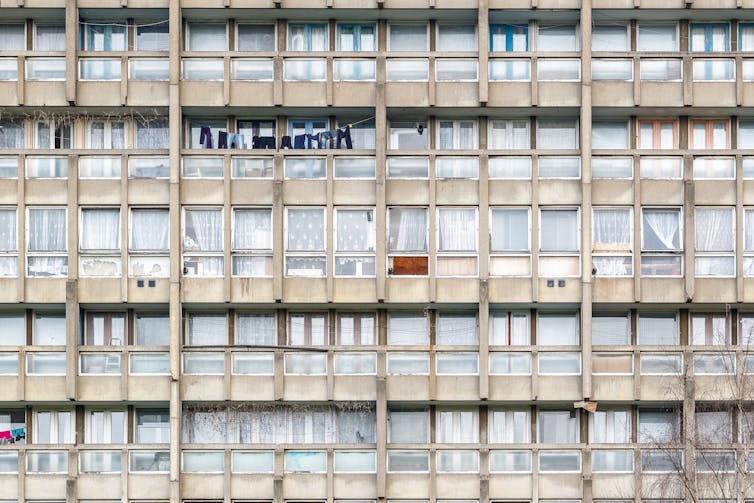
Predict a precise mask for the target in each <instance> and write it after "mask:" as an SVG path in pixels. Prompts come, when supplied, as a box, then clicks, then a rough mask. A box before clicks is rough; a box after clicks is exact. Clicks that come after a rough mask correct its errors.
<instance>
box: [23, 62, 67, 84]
mask: <svg viewBox="0 0 754 503" xmlns="http://www.w3.org/2000/svg"><path fill="white" fill-rule="evenodd" d="M26 80H32V81H34V80H39V81H44V80H46V81H57V82H62V81H64V80H65V59H64V58H27V59H26Z"/></svg>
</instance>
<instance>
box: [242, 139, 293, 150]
mask: <svg viewBox="0 0 754 503" xmlns="http://www.w3.org/2000/svg"><path fill="white" fill-rule="evenodd" d="M289 138H290V137H289ZM289 141H290V139H289ZM251 148H261V149H268V148H270V149H273V150H275V137H274V136H255V137H254V138H253V139H252V140H251ZM280 148H283V147H282V145H281V147H280Z"/></svg>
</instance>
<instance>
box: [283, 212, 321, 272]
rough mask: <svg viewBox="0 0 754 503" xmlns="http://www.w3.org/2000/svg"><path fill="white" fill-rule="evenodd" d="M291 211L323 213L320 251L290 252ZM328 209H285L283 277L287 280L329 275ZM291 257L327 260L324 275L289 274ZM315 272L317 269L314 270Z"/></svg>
mask: <svg viewBox="0 0 754 503" xmlns="http://www.w3.org/2000/svg"><path fill="white" fill-rule="evenodd" d="M290 210H309V211H311V210H318V211H320V212H321V213H322V222H323V223H322V249H319V250H315V249H312V250H290V249H289V246H290V243H289V242H288V241H289V240H288V233H289V229H290V227H289V211H290ZM327 213H328V212H327V207H326V206H311V205H304V206H286V207H285V208H284V212H283V252H284V265H283V269H284V270H283V273H284V274H283V275H284V277H286V278H291V277H293V278H296V277H303V278H325V277H327V275H328V272H329V271H328V269H329V267H328V265H329V264H328V260H327V254H328V250H327V245H328V243H327V232H328V228H327ZM289 257H293V258H296V257H303V258H305V257H309V258H318V257H319V258H321V257H324V258H325V265H324V270H323V272H322V274H317V275H303V276H302V275H296V274H293V275H291V274H289V273H288V263H287V262H288V258H289ZM312 270H315V269H312Z"/></svg>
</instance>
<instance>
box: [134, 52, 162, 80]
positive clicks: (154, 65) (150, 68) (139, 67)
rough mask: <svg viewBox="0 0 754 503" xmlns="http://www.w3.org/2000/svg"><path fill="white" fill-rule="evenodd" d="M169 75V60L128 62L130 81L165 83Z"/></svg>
mask: <svg viewBox="0 0 754 503" xmlns="http://www.w3.org/2000/svg"><path fill="white" fill-rule="evenodd" d="M166 50H167V49H166ZM169 73H170V61H168V59H167V58H163V59H154V58H150V59H147V58H138V59H137V58H129V60H128V78H129V79H130V80H136V81H146V82H150V81H151V82H165V81H167V80H168V78H169Z"/></svg>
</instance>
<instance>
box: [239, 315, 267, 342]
mask: <svg viewBox="0 0 754 503" xmlns="http://www.w3.org/2000/svg"><path fill="white" fill-rule="evenodd" d="M235 329H236V339H235V343H236V344H238V345H244V346H247V345H248V346H274V345H276V344H277V319H276V317H275V315H274V314H273V313H238V314H237V315H236V324H235Z"/></svg>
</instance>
